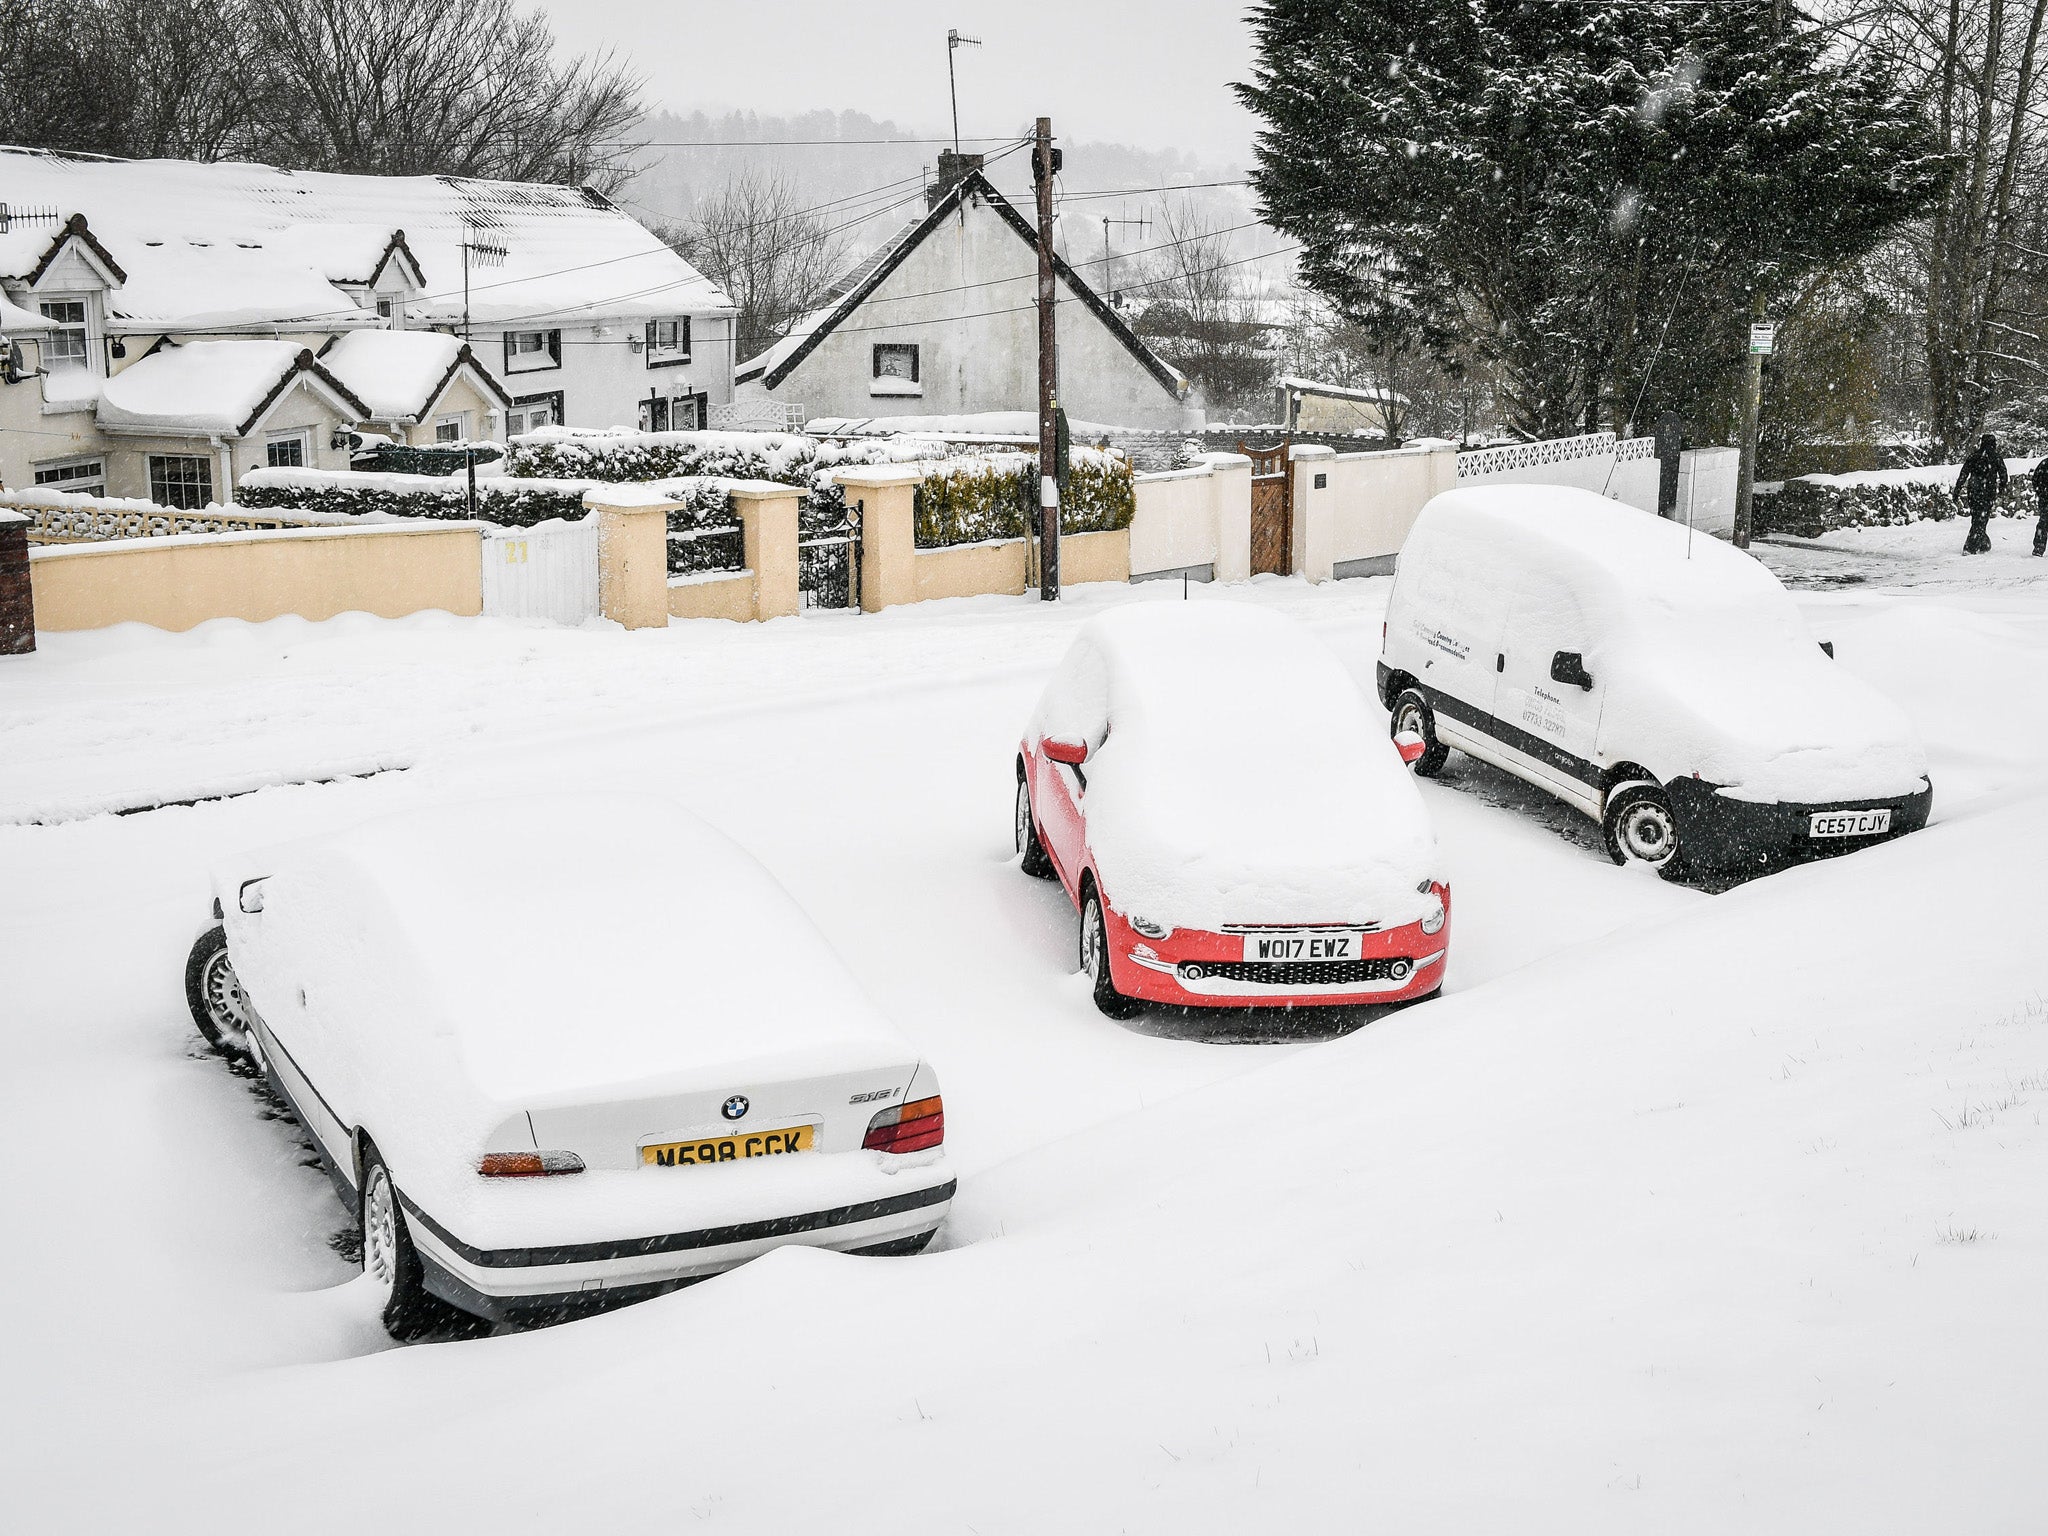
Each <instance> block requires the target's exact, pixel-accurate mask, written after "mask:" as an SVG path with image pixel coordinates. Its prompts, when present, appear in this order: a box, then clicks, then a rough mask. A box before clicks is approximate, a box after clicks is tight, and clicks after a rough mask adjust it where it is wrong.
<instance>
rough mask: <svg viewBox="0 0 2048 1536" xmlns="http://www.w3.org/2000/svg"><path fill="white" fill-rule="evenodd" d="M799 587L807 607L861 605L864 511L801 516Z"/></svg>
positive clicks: (847, 509)
mask: <svg viewBox="0 0 2048 1536" xmlns="http://www.w3.org/2000/svg"><path fill="white" fill-rule="evenodd" d="M796 584H797V591H798V593H799V599H798V600H799V601H800V602H801V603H802V604H803V606H804V607H806V608H858V607H859V606H860V509H859V508H858V507H843V508H836V509H834V510H832V511H829V512H818V513H814V512H812V511H810V510H809V509H805V510H804V511H802V512H800V513H799V514H798V516H797V533H796Z"/></svg>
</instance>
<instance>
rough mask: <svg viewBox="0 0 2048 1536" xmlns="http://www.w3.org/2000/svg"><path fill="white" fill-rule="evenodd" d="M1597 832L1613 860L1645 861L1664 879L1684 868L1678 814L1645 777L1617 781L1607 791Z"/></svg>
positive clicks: (1619, 861) (1678, 874) (1621, 861)
mask: <svg viewBox="0 0 2048 1536" xmlns="http://www.w3.org/2000/svg"><path fill="white" fill-rule="evenodd" d="M1600 833H1601V837H1602V839H1603V840H1604V841H1605V842H1606V844H1607V856H1608V857H1609V858H1611V859H1613V860H1614V862H1615V863H1617V864H1628V863H1631V862H1633V863H1638V864H1647V865H1649V866H1650V868H1652V869H1654V870H1656V871H1657V873H1658V874H1660V875H1662V876H1663V877H1664V878H1665V879H1667V880H1675V879H1677V878H1679V876H1681V875H1682V874H1683V873H1684V872H1685V851H1684V849H1683V848H1682V847H1681V846H1680V843H1679V836H1678V818H1677V817H1676V816H1674V815H1672V813H1671V802H1670V801H1668V800H1666V799H1665V798H1664V791H1663V790H1661V789H1659V788H1658V787H1657V786H1656V785H1655V784H1653V783H1651V782H1650V781H1649V780H1647V779H1641V780H1636V781H1634V782H1631V783H1627V784H1617V785H1616V786H1615V787H1614V788H1613V789H1611V790H1609V791H1608V793H1607V813H1606V815H1605V816H1603V817H1602V818H1601V821H1600Z"/></svg>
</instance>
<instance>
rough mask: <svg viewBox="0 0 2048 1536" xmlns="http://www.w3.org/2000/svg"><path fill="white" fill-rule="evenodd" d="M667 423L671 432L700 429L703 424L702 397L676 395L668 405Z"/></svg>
mask: <svg viewBox="0 0 2048 1536" xmlns="http://www.w3.org/2000/svg"><path fill="white" fill-rule="evenodd" d="M668 425H669V430H670V431H671V432H697V431H701V430H702V429H703V426H704V397H703V396H702V395H678V396H677V397H676V399H675V402H674V403H673V404H672V405H670V406H669V409H668Z"/></svg>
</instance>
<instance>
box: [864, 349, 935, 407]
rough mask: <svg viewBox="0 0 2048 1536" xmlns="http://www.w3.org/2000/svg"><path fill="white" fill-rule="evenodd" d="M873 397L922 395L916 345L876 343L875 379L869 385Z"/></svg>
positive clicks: (922, 387)
mask: <svg viewBox="0 0 2048 1536" xmlns="http://www.w3.org/2000/svg"><path fill="white" fill-rule="evenodd" d="M868 393H869V394H871V395H921V394H923V393H924V386H923V385H922V384H921V383H919V382H918V357H917V346H916V344H915V343H905V342H896V341H878V342H876V343H875V377H874V381H873V382H872V383H870V384H869V385H868Z"/></svg>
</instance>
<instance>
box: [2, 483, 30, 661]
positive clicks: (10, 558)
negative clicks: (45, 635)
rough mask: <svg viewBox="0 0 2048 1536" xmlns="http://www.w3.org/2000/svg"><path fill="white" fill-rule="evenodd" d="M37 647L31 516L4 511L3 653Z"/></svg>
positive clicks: (19, 652)
mask: <svg viewBox="0 0 2048 1536" xmlns="http://www.w3.org/2000/svg"><path fill="white" fill-rule="evenodd" d="M35 648H36V598H35V591H34V589H33V588H32V587H31V586H30V585H29V577H28V519H27V518H26V517H24V516H23V515H22V514H21V513H19V512H5V511H0V656H26V655H27V654H28V653H29V652H30V651H32V650H34V649H35Z"/></svg>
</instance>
